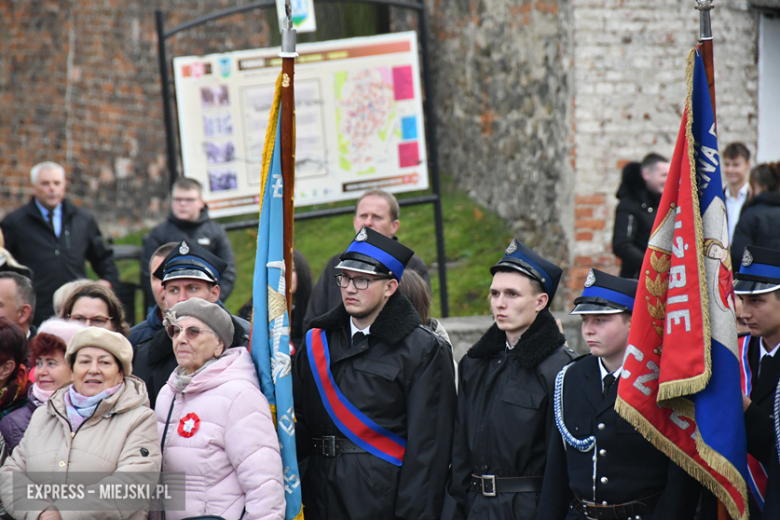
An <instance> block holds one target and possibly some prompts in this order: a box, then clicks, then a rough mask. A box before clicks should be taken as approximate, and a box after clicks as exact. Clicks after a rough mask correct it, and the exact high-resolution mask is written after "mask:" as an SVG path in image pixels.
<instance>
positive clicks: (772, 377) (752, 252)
mask: <svg viewBox="0 0 780 520" xmlns="http://www.w3.org/2000/svg"><path fill="white" fill-rule="evenodd" d="M734 278H735V280H736V281H735V283H734V292H735V293H736V294H737V296H739V297H740V298H741V299H742V315H741V318H742V319H744V320H745V323H746V324H747V326H748V328H749V329H750V335H749V336H747V337H746V338H742V339H740V345H741V346H742V347H743V349H742V356H740V357H741V359H740V361H741V364H742V372H743V377H744V385H745V386H744V387H743V392H745V393H746V394H747V395H745V396H744V397H743V402H744V407H745V430H746V433H747V448H748V453H749V454H750V455H752V456H753V457H754V458H755V459H756V460H757V461H759V462H761V463H762V464H764V466H765V467H764V468H763V469H762V468H759V467H757V466H755V462H754V461H751V460H750V459H748V465H749V466H751V468H750V469H751V472H755V473H758V472H761V471H764V470H765V469H766V467H767V466H768V465H769V463H770V460H771V456H772V446H773V445H774V438H775V435H774V430H775V429H774V421H773V417H772V416H773V409H774V398H775V389H776V388H777V383H778V378H780V355H778V354H777V352H778V350H779V349H778V347H780V251H775V250H772V249H764V248H761V247H755V246H747V247H746V248H745V250H744V253H743V256H742V265H740V267H739V272H738V273H737V274H735V275H734ZM745 342H746V343H745ZM745 346H746V347H747V348H746V349H745V348H744V347H745ZM749 478H750V475H749ZM757 482H760V479H758V480H757ZM760 494H761V495H764V496H766V495H765V494H764V492H763V490H761V493H760ZM762 498H763V497H762ZM762 498H760V499H759V501H758V502H757V501H756V497H755V495H754V494H753V493H752V492H751V493H750V518H751V519H757V520H760V519H761V518H762V514H761V507H759V504H760V502H761V501H762Z"/></svg>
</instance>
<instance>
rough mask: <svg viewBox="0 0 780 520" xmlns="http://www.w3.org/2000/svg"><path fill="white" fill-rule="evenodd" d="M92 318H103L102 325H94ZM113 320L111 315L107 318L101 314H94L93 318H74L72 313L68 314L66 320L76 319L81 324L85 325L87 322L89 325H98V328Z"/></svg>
mask: <svg viewBox="0 0 780 520" xmlns="http://www.w3.org/2000/svg"><path fill="white" fill-rule="evenodd" d="M94 320H101V321H102V320H105V322H104V323H103V325H96V324H94V323H93V322H94ZM113 320H114V318H113V317H111V316H109V317H108V318H104V317H103V316H95V317H94V318H87V317H86V316H79V317H78V318H76V317H75V316H74V315H73V314H68V321H76V322H78V323H81V324H82V325H86V324H87V323H89V326H90V327H98V328H101V329H102V328H103V327H104V326H105V325H108V324H109V323H111V322H112V321H113Z"/></svg>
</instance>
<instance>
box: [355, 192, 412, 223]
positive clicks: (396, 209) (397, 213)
mask: <svg viewBox="0 0 780 520" xmlns="http://www.w3.org/2000/svg"><path fill="white" fill-rule="evenodd" d="M366 197H380V198H382V199H385V200H386V201H387V203H388V204H390V219H391V220H398V219H399V218H401V206H399V205H398V199H396V198H395V195H393V194H392V193H390V192H388V191H385V190H380V189H374V190H368V191H364V192H363V195H361V196H360V198H359V199H358V200H357V203H355V215H357V208H358V206H360V201H362V200H363V199H365V198H366Z"/></svg>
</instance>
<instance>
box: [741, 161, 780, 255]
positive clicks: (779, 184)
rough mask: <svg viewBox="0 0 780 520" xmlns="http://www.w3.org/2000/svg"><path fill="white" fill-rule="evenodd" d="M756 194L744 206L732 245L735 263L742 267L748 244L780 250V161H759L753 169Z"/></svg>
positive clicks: (752, 185) (753, 190) (754, 191)
mask: <svg viewBox="0 0 780 520" xmlns="http://www.w3.org/2000/svg"><path fill="white" fill-rule="evenodd" d="M750 189H751V191H752V192H753V197H752V198H750V199H748V200H747V201H746V202H745V205H744V206H742V212H741V213H740V215H739V222H738V223H737V227H736V228H735V229H734V241H733V242H732V244H731V265H732V266H739V263H740V262H741V261H742V254H743V253H744V252H745V246H752V245H756V246H761V247H765V248H767V249H780V163H771V164H759V165H758V166H756V167H755V168H753V170H751V172H750Z"/></svg>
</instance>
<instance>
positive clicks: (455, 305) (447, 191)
mask: <svg viewBox="0 0 780 520" xmlns="http://www.w3.org/2000/svg"><path fill="white" fill-rule="evenodd" d="M419 195H420V192H416V193H414V194H404V195H399V199H403V198H405V197H411V196H419ZM351 204H353V203H352V202H346V203H341V204H329V205H322V206H317V207H312V208H308V207H307V208H305V209H303V210H302V211H309V210H312V209H322V208H327V207H336V206H338V205H351ZM442 204H443V206H442V209H443V214H444V244H445V248H446V253H447V263H448V266H449V267H448V269H447V286H448V289H449V302H450V315H451V316H471V315H475V314H487V313H488V305H487V293H488V288H489V287H490V282H491V279H492V277H491V276H490V272H489V270H488V269H489V267H490V266H491V265H493V264H494V263H495V262H496V261H497V260H498V259H499V258H500V257H501V255H502V254H503V251H504V249H505V248H506V246H507V244H508V243H509V241H510V240H511V238H512V234H511V231H510V230H509V226H507V224H506V223H505V222H504V221H503V220H501V219H500V218H499V217H498V216H496V215H495V214H494V213H492V212H490V211H489V210H487V209H486V208H484V207H482V206H480V205H479V204H476V203H474V202H473V201H471V200H470V199H469V198H468V196H467V195H466V192H464V191H461V190H458V189H456V188H455V185H454V182H452V180H451V179H449V178H447V177H443V178H442ZM247 218H254V216H251V215H250V216H243V217H240V218H236V217H233V218H230V219H226V221H231V220H244V219H247ZM146 232H147V231H146V230H144V231H139V232H136V233H132V234H129V235H127V236H125V237H122V238H120V239H117V240H115V243H116V244H137V245H140V244H141V237H142V236H143V235H144V233H146ZM354 235H355V233H354V231H353V229H352V216H351V215H343V216H339V217H331V218H326V219H314V220H305V221H298V222H296V225H295V247H296V248H297V249H299V250H300V251H301V252H302V253H303V254H304V255H306V258H307V259H308V260H309V263H310V265H311V268H312V271H313V273H314V279H315V280H316V279H317V278H319V275H320V273H321V272H322V269H323V268H324V267H325V264H326V263H327V261H328V259H330V257H332V256H333V255H335V254H336V253H339V252H341V251H343V250H344V249H345V248H346V246H347V245H348V244H349V242H350V240H352V238H354ZM229 236H230V241H231V242H232V243H233V250H234V252H235V254H236V261H237V264H238V277H237V282H236V286H235V289H234V290H233V293H232V294H231V296H230V298H229V299H228V301H227V307H228V309H230V311H231V312H234V313H235V312H236V311H237V310H238V309H239V307H241V305H243V304H244V302H246V301H247V300H248V299H249V297H250V296H251V295H252V278H253V272H254V264H255V249H256V247H257V230H255V229H247V230H240V231H232V232H230V234H229ZM398 238H399V240H400V241H401V242H402V243H403V244H404V245H406V246H408V247H410V248H412V249H414V251H415V252H416V253H417V255H418V256H420V257H421V258H422V259H423V260H424V261H425V263H426V264H427V265H428V267H429V269H430V275H431V282H432V284H433V295H434V298H433V309H432V312H431V315H432V316H439V315H440V314H441V313H440V309H441V306H440V302H439V277H438V270H437V269H433V268H432V267H431V265H432V264H435V262H436V233H435V226H434V219H433V205H431V204H426V205H421V206H407V207H404V208H401V228H400V230H399V232H398ZM119 270H120V274H121V277H122V280H126V281H137V280H138V273H139V266H138V263H137V262H131V261H121V262H119ZM137 299H139V300H140V299H141V296H140V293H138V297H137ZM136 308H137V314H138V315H139V317H140V314H141V312H142V310H141V304H140V302H139V303H138V305H137V306H136Z"/></svg>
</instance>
